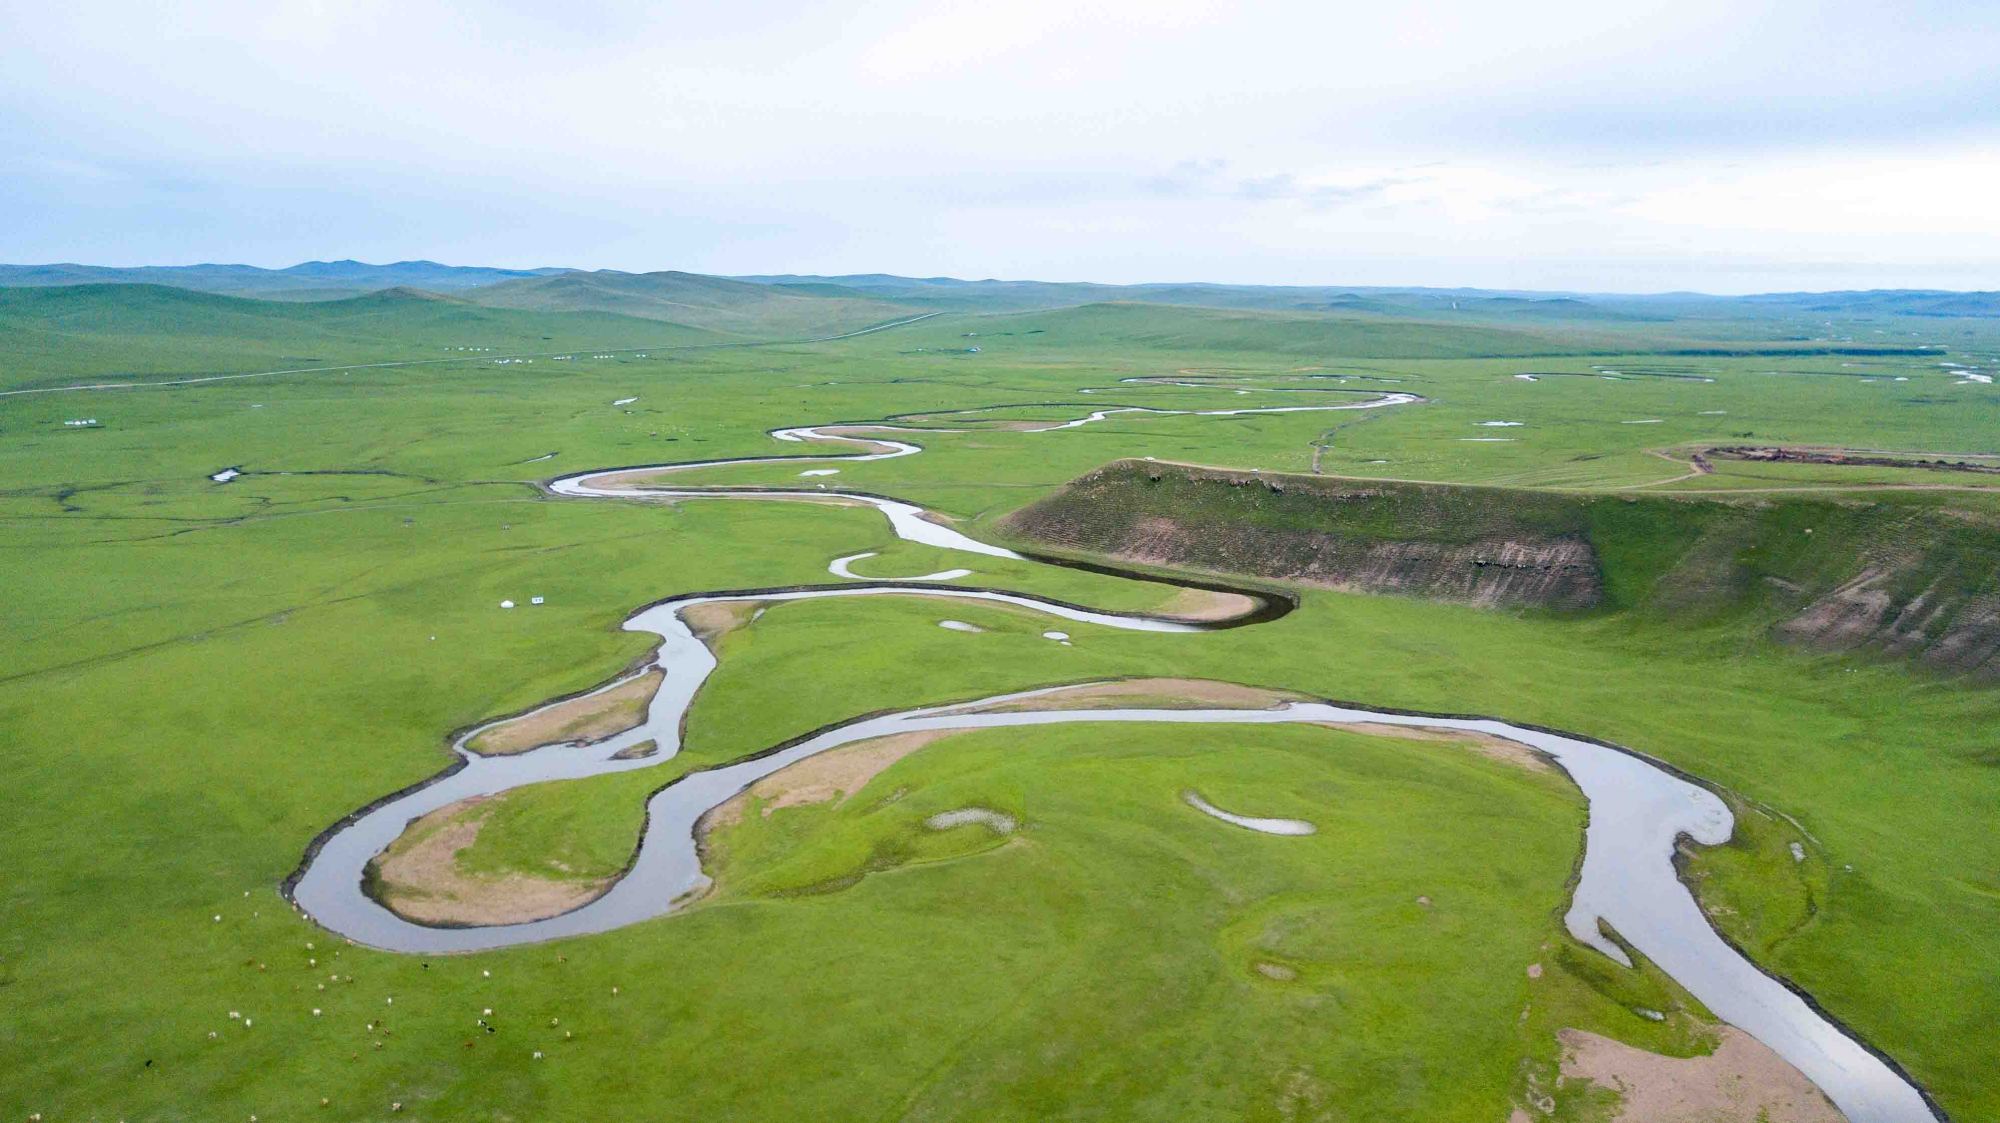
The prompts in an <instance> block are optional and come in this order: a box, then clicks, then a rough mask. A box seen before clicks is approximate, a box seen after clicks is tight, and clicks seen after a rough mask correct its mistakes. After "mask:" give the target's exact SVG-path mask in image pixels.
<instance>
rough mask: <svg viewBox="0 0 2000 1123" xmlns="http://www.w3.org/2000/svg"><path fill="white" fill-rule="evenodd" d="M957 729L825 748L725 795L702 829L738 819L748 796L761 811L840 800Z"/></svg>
mask: <svg viewBox="0 0 2000 1123" xmlns="http://www.w3.org/2000/svg"><path fill="white" fill-rule="evenodd" d="M954 732H958V731H957V730H948V729H930V730H923V731H920V732H916V733H897V734H894V735H892V736H889V737H876V738H873V739H871V740H867V741H856V742H855V743H854V744H852V745H842V746H841V747H840V748H837V749H828V750H827V751H826V752H823V753H820V754H818V755H816V756H809V757H807V758H805V759H804V760H802V761H799V762H798V763H797V764H793V765H790V766H788V767H785V768H781V769H779V770H778V771H776V772H773V773H771V774H770V775H769V776H766V777H764V778H763V779H761V780H759V781H757V782H756V783H754V784H752V785H750V786H749V787H747V788H745V789H743V790H742V791H740V792H738V793H736V794H735V795H734V796H731V797H730V798H729V799H728V800H727V801H725V802H723V803H722V804H720V805H718V806H717V807H716V808H715V810H713V811H710V812H709V813H708V814H707V815H706V816H705V817H703V819H702V823H701V829H702V830H703V832H707V831H710V830H714V829H715V828H717V827H727V826H733V825H735V824H737V823H740V822H742V821H743V815H744V813H745V812H746V811H747V810H748V809H749V807H750V806H751V803H752V801H757V802H760V803H761V804H762V806H763V813H764V814H765V815H766V816H768V815H770V814H771V812H773V811H777V810H779V809H780V808H785V807H802V806H805V805H807V804H813V803H830V802H833V801H835V800H839V799H845V798H847V797H848V796H851V795H853V794H854V793H855V792H858V791H860V790H861V789H862V788H864V787H866V786H867V785H868V781H870V780H872V779H874V778H875V777H876V776H877V775H879V774H880V773H881V772H882V770H883V769H885V768H888V767H889V766H890V765H892V764H894V763H896V762H897V761H899V760H901V759H903V758H904V757H906V756H909V755H910V754H911V753H913V752H916V751H917V750H918V749H921V748H923V747H924V746H925V745H928V744H930V743H931V742H932V741H935V740H937V739H938V738H940V737H947V736H950V735H951V734H952V733H954Z"/></svg>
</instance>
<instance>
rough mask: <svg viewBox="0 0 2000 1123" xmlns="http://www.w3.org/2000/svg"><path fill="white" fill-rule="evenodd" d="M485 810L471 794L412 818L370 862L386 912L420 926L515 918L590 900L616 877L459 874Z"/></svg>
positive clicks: (482, 799) (489, 800)
mask: <svg viewBox="0 0 2000 1123" xmlns="http://www.w3.org/2000/svg"><path fill="white" fill-rule="evenodd" d="M492 813H493V797H490V796H475V797H473V798H471V799H463V800H460V801H458V802H457V803H452V804H447V805H445V806H443V807H440V808H438V809H437V810H436V811H433V812H431V813H430V814H428V815H425V816H424V817H423V818H421V819H418V820H417V821H416V822H414V823H411V824H410V826H409V828H408V829H406V830H405V831H404V832H403V834H402V837H400V838H398V839H397V840H396V841H395V842H393V843H391V844H390V845H389V848H388V849H387V850H385V851H383V852H382V853H381V854H380V855H379V856H377V857H376V859H375V861H374V862H373V863H371V864H370V870H371V871H372V873H373V875H374V876H373V878H372V883H373V885H374V893H375V896H376V898H377V899H378V900H380V901H381V902H382V904H383V905H385V906H386V907H387V908H388V909H389V910H390V911H391V912H394V913H396V914H397V915H398V916H401V917H404V918H405V919H408V920H414V921H416V922H418V923H420V924H440V925H473V924H520V923H524V922H526V921H530V920H541V919H543V918H545V917H550V916H556V915H559V914H561V913H565V912H568V911H570V910H571V909H574V908H578V907H580V906H582V905H586V904H589V903H590V902H591V901H594V900H596V899H597V898H598V897H599V896H602V895H603V893H604V891H605V890H607V889H609V888H611V883H612V882H613V881H614V880H616V879H614V878H609V877H605V878H595V879H590V880H582V881H558V880H554V879H551V878H544V877H531V876H528V875H527V874H507V875H504V876H498V877H495V876H490V875H484V874H470V873H467V872H465V871H464V870H462V869H460V868H459V865H458V854H459V852H460V851H462V850H464V849H466V848H467V847H470V846H471V845H472V844H473V843H474V842H476V841H478V839H479V832H480V830H481V829H482V828H484V827H485V825H486V820H487V818H488V817H489V816H490V815H491V814H492Z"/></svg>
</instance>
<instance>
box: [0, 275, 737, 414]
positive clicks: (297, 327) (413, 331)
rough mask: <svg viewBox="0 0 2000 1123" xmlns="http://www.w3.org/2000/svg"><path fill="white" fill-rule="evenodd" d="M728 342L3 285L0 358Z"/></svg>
mask: <svg viewBox="0 0 2000 1123" xmlns="http://www.w3.org/2000/svg"><path fill="white" fill-rule="evenodd" d="M726 341H727V339H726V337H723V336H719V335H716V334H714V333H712V332H707V331H703V330H701V329H698V328H690V327H684V326H681V325H678V324H663V323H659V322H657V321H652V320H642V319H635V318H632V317H628V316H616V315H609V314H606V313H601V312H527V311H518V310H514V309H504V308H488V307H483V306H481V305H477V304H473V303H470V302H468V301H465V300H462V299H459V298H457V297H451V296H442V295H439V294H437V293H429V292H423V291H420V290H416V289H407V288H395V289H386V290H383V291H380V292H375V293H370V294H368V295H365V296H358V297H351V298H348V299H344V300H330V301H317V302H311V303H291V302H280V301H269V300H250V299H244V298H241V297H232V296H219V295H216V294H213V293H200V292H193V291H190V290H187V289H179V288H168V287H166V286H163V285H141V284H108V285H65V286H60V287H42V288H12V289H8V288H0V353H4V354H5V355H6V357H7V358H6V364H5V366H4V368H0V389H19V388H24V387H31V386H36V385H43V384H50V383H59V382H67V381H70V380H74V379H78V378H95V379H111V380H117V379H122V378H128V377H129V378H135V379H136V378H141V377H142V376H143V377H147V378H151V377H160V376H171V375H199V374H215V373H230V372H241V371H248V370H260V369H271V368H276V367H294V366H296V367H315V366H333V365H340V364H348V363H367V362H385V361H393V360H408V359H427V358H453V357H463V356H462V355H461V354H460V353H459V352H457V351H453V350H450V349H452V348H472V347H476V348H483V349H488V348H490V349H492V350H494V351H495V352H500V353H504V352H510V351H516V352H531V353H532V352H540V353H548V352H552V351H560V350H563V349H565V348H591V347H667V346H687V345H691V344H707V343H717V342H726Z"/></svg>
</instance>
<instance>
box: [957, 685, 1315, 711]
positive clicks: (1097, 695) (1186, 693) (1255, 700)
mask: <svg viewBox="0 0 2000 1123" xmlns="http://www.w3.org/2000/svg"><path fill="white" fill-rule="evenodd" d="M1305 700H1306V696H1305V695H1303V694H1294V693H1292V692H1290V691H1286V690H1267V689H1265V688H1263V687H1261V686H1243V685H1241V684H1239V683H1234V682H1216V681H1214V680H1212V679H1198V678H1133V679H1121V680H1119V681H1117V682H1094V683H1089V684H1087V685H1084V686H1071V687H1065V688H1063V689H1061V690H1055V691H1050V692H1049V693H1046V694H1037V695H1035V696H1034V697H1032V698H1022V699H1018V700H1016V701H1012V702H999V703H995V704H993V705H989V706H977V707H970V708H966V709H962V710H955V711H952V712H954V713H968V714H1006V713H1020V712H1023V711H1030V710H1122V709H1129V708H1132V707H1145V708H1149V709H1164V710H1207V709H1234V710H1268V709H1273V708H1275V707H1277V706H1280V705H1283V704H1284V703H1286V702H1302V701H1305Z"/></svg>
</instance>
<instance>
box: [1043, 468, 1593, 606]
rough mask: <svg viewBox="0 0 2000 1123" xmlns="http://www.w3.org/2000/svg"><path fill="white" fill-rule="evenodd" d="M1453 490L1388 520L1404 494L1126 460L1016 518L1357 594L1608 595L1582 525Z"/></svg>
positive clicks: (1054, 541) (1554, 601)
mask: <svg viewBox="0 0 2000 1123" xmlns="http://www.w3.org/2000/svg"><path fill="white" fill-rule="evenodd" d="M1454 491H1455V489H1440V490H1439V491H1438V492H1436V493H1435V494H1430V495H1426V496H1423V500H1424V502H1421V503H1420V504H1419V508H1420V509H1419V510H1417V511H1415V512H1408V513H1400V512H1399V513H1397V514H1396V515H1395V516H1394V517H1393V519H1389V518H1388V517H1387V512H1386V508H1387V507H1389V506H1391V505H1401V504H1402V502H1403V500H1404V499H1405V495H1404V494H1403V493H1401V492H1394V493H1392V492H1390V491H1387V490H1384V489H1382V488H1377V487H1372V486H1366V485H1363V486H1355V485H1352V484H1342V483H1338V482H1336V481H1328V480H1316V479H1312V478H1310V477H1289V476H1271V477H1264V476H1261V475H1257V474H1252V473H1241V472H1220V471H1214V470H1209V469H1199V468H1186V467H1180V466H1177V465H1158V464H1150V463H1144V462H1131V461H1124V462H1120V463H1117V464H1113V465H1109V466H1107V467H1106V468H1104V469H1101V470H1100V471H1098V472H1095V473H1092V474H1090V475H1087V476H1084V477H1082V478H1081V479H1079V480H1076V481H1075V482H1073V483H1071V484H1070V485H1068V486H1067V487H1065V488H1064V489H1063V491H1061V492H1058V493H1057V494H1056V495H1055V496H1052V497H1050V498H1049V499H1048V500H1044V501H1043V502H1041V503H1037V504H1034V505H1033V506H1030V507H1027V508H1024V509H1023V510H1021V511H1018V512H1016V513H1015V514H1013V515H1011V516H1009V517H1008V519H1007V520H1006V522H1005V528H1006V529H1007V530H1008V532H1009V533H1012V534H1017V535H1020V536H1022V537H1025V538H1030V539H1034V540H1036V541H1040V542H1045V543H1048V544H1050V545H1053V546H1057V547H1060V548H1063V549H1067V550H1074V551H1081V552H1086V553H1093V554H1105V555H1109V556H1112V557H1116V558H1120V559H1123V560H1126V561H1135V562H1142V563H1147V564H1153V565H1166V566H1177V567H1181V568H1191V569H1206V570H1214V571H1218V572H1227V573H1247V574H1254V575H1256V576H1260V577H1270V578H1274V579H1277V580H1281V581H1289V582H1297V583H1300V584H1306V585H1319V586H1323V587H1326V588H1334V589H1347V590H1353V591H1357V592H1370V593H1400V594H1407V595H1410V596H1420V597H1428V598H1431V599H1434V600H1447V601H1455V602H1460V603H1465V604H1475V605H1483V606H1489V607H1499V606H1542V607H1550V608H1566V609H1581V608H1591V607H1594V606H1596V605H1597V604H1599V603H1600V602H1601V601H1602V599H1603V595H1604V583H1603V579H1602V575H1601V572H1600V567H1599V564H1598V559H1597V554H1596V551H1595V550H1593V549H1592V548H1591V545H1590V542H1589V540H1588V539H1587V538H1585V537H1584V535H1583V534H1582V533H1581V532H1580V526H1579V528H1578V529H1570V528H1566V527H1564V526H1563V525H1562V523H1561V522H1560V521H1551V520H1548V519H1540V518H1521V519H1515V518H1510V517H1508V515H1507V513H1506V512H1504V511H1501V510H1498V509H1495V508H1491V507H1488V508H1486V509H1483V510H1482V509H1481V504H1480V503H1479V502H1478V501H1477V500H1476V499H1475V500H1474V501H1473V502H1471V503H1464V502H1460V501H1459V500H1460V498H1461V497H1460V496H1459V495H1457V494H1455V493H1454ZM1373 508H1384V509H1385V510H1375V509H1373ZM1427 516H1428V517H1427ZM1405 518H1408V519H1411V520H1413V521H1414V523H1415V524H1419V525H1420V524H1422V523H1425V522H1428V524H1429V526H1428V532H1426V533H1421V534H1420V533H1418V525H1411V526H1397V525H1395V523H1397V522H1400V521H1401V520H1403V519H1405ZM1385 520H1386V521H1385Z"/></svg>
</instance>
